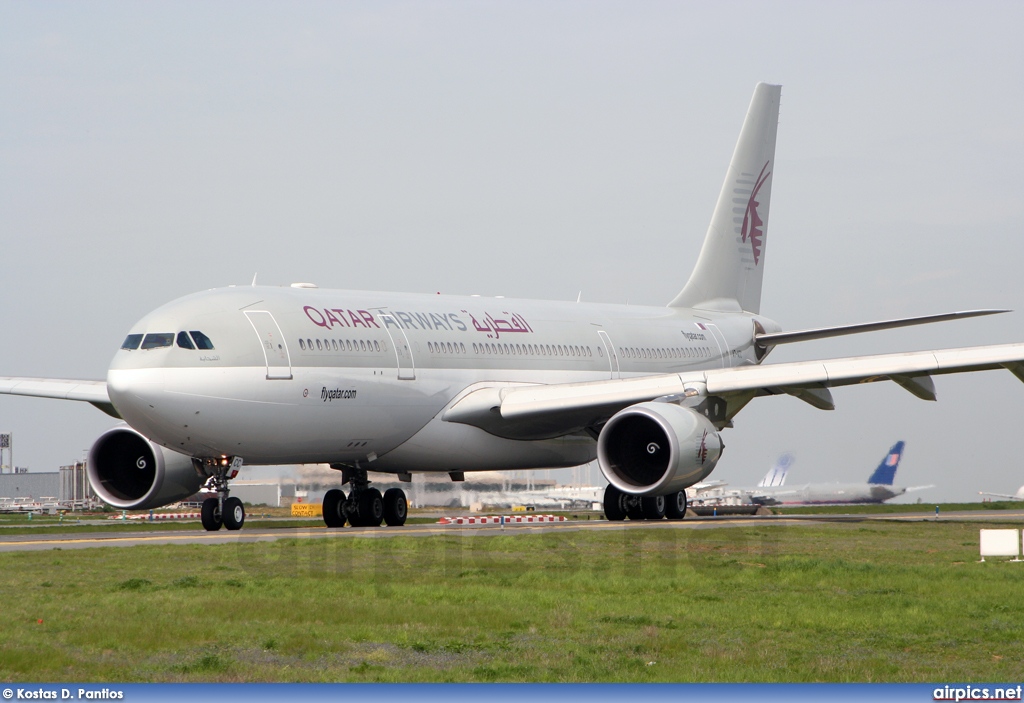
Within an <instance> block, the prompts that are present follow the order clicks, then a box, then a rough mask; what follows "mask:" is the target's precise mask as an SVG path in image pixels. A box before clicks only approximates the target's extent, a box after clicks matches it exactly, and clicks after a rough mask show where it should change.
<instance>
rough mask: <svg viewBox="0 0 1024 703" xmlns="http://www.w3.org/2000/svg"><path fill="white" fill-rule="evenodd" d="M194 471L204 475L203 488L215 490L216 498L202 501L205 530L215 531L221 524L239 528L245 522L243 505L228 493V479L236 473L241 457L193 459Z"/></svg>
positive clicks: (240, 465)
mask: <svg viewBox="0 0 1024 703" xmlns="http://www.w3.org/2000/svg"><path fill="white" fill-rule="evenodd" d="M195 463H196V471H198V472H200V473H201V475H205V476H207V477H208V478H207V479H206V484H205V485H204V488H207V489H210V490H213V491H216V492H217V497H216V498H207V499H206V500H204V501H203V509H202V522H203V529H205V530H206V531H207V532H216V531H217V530H219V529H220V528H221V526H223V527H226V528H228V529H229V530H240V529H242V525H243V524H245V506H244V505H242V501H241V500H239V499H238V498H231V497H229V495H228V481H229V480H231V479H233V478H234V477H235V476H237V475H238V471H239V469H240V468H241V467H242V457H239V456H234V457H220V458H215V459H201V460H195Z"/></svg>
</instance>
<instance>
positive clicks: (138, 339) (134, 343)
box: [121, 334, 142, 351]
mask: <svg viewBox="0 0 1024 703" xmlns="http://www.w3.org/2000/svg"><path fill="white" fill-rule="evenodd" d="M140 344H142V335H141V334H130V335H128V336H127V337H125V338H124V341H123V342H121V348H122V349H127V350H128V351H132V350H134V349H138V348H139V345H140Z"/></svg>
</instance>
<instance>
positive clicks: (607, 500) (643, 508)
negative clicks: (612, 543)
mask: <svg viewBox="0 0 1024 703" xmlns="http://www.w3.org/2000/svg"><path fill="white" fill-rule="evenodd" d="M604 515H605V517H606V518H608V519H609V520H611V521H613V522H614V521H618V520H625V519H626V518H627V517H628V518H629V519H630V520H661V519H662V518H668V519H669V520H682V519H683V517H684V516H685V515H686V491H678V492H676V493H670V494H668V495H667V496H645V497H640V496H634V495H630V494H629V493H623V492H622V491H620V490H619V489H618V488H616V487H615V486H612V485H611V484H609V485H608V487H607V488H605V489H604Z"/></svg>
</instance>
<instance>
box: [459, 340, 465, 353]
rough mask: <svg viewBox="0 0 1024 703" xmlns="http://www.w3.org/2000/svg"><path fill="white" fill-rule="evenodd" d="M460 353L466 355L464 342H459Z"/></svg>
mask: <svg viewBox="0 0 1024 703" xmlns="http://www.w3.org/2000/svg"><path fill="white" fill-rule="evenodd" d="M459 352H460V353H461V354H465V353H466V345H465V344H463V343H462V342H459Z"/></svg>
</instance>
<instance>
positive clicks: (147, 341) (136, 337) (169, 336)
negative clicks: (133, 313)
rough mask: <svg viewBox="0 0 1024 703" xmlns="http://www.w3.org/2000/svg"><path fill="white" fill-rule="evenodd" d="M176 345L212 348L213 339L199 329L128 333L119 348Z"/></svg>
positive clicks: (130, 349)
mask: <svg viewBox="0 0 1024 703" xmlns="http://www.w3.org/2000/svg"><path fill="white" fill-rule="evenodd" d="M175 343H177V345H178V346H179V347H180V348H182V349H192V350H195V349H213V341H211V340H210V338H209V337H207V336H206V335H205V334H203V333H202V332H200V331H199V330H192V331H191V332H185V331H182V332H178V334H177V335H175V334H174V333H173V332H150V333H149V334H146V335H142V334H130V335H128V336H127V337H125V340H124V342H122V343H121V348H122V349H126V350H128V351H134V350H136V349H139V348H140V347H141V348H142V349H163V348H165V347H169V346H172V345H173V344H175Z"/></svg>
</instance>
